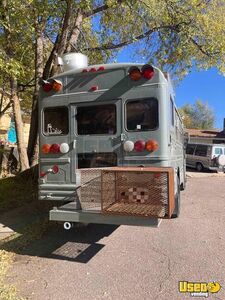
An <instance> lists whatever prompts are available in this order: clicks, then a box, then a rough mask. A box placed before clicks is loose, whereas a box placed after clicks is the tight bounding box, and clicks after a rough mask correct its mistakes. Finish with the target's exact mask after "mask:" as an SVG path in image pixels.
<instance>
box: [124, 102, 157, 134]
mask: <svg viewBox="0 0 225 300" xmlns="http://www.w3.org/2000/svg"><path fill="white" fill-rule="evenodd" d="M149 99H154V100H155V101H156V103H157V117H158V118H157V126H156V127H155V128H153V129H146V130H139V129H136V130H129V129H128V128H127V103H129V102H136V101H142V100H149ZM124 128H125V131H126V132H129V133H131V132H148V131H156V130H158V129H159V100H158V99H157V98H156V97H144V98H135V99H127V100H126V101H125V103H124Z"/></svg>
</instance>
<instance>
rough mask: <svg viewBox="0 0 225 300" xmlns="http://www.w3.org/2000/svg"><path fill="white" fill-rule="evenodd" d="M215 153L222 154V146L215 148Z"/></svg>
mask: <svg viewBox="0 0 225 300" xmlns="http://www.w3.org/2000/svg"><path fill="white" fill-rule="evenodd" d="M214 152H215V154H216V155H220V154H223V149H222V148H215V151H214Z"/></svg>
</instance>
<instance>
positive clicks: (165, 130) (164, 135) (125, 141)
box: [39, 64, 176, 222]
mask: <svg viewBox="0 0 225 300" xmlns="http://www.w3.org/2000/svg"><path fill="white" fill-rule="evenodd" d="M48 85H51V86H52V88H50V87H49V86H48ZM54 85H55V88H54ZM169 99H170V89H169V84H168V80H167V79H166V78H165V76H164V74H163V73H162V72H161V71H160V70H158V69H157V68H153V67H152V66H150V65H134V64H109V65H101V66H100V65H96V66H90V67H87V68H81V69H78V70H71V71H68V72H66V73H62V74H60V75H58V76H57V77H55V78H53V79H50V80H49V81H47V82H44V83H43V89H42V92H41V97H40V103H39V104H40V105H39V107H40V185H39V198H40V199H41V200H54V201H58V200H59V201H60V203H62V202H63V203H73V205H74V206H73V208H74V209H75V210H79V211H88V210H90V211H92V210H95V211H97V212H99V214H104V215H107V214H108V215H110V217H111V218H112V217H113V216H115V217H116V215H122V216H126V217H127V216H129V215H131V216H136V217H148V218H149V217H160V218H163V217H168V216H169V217H171V215H172V213H173V210H174V205H175V204H174V195H175V192H174V182H175V180H174V167H173V166H172V167H171V149H170V146H169V145H170V143H171V141H170V139H171V135H170V118H171V113H170V101H169ZM175 188H176V187H175ZM115 203H116V204H117V208H114V206H115V205H114V204H115ZM118 203H119V206H118ZM156 206H160V209H158V208H154V207H156ZM112 222H113V221H112Z"/></svg>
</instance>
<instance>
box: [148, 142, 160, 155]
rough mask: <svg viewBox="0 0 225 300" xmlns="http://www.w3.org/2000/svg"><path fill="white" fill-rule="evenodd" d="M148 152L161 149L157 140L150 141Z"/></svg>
mask: <svg viewBox="0 0 225 300" xmlns="http://www.w3.org/2000/svg"><path fill="white" fill-rule="evenodd" d="M145 148H146V150H148V151H149V152H153V151H156V150H158V149H159V144H158V143H157V141H155V140H148V141H147V142H146V145H145Z"/></svg>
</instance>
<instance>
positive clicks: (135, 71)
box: [129, 67, 141, 81]
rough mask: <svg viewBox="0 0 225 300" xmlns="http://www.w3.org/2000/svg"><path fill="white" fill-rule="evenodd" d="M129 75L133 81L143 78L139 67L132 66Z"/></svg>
mask: <svg viewBox="0 0 225 300" xmlns="http://www.w3.org/2000/svg"><path fill="white" fill-rule="evenodd" d="M129 77H130V79H131V80H133V81H138V80H139V79H141V71H140V70H139V68H138V67H131V68H130V70H129Z"/></svg>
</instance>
